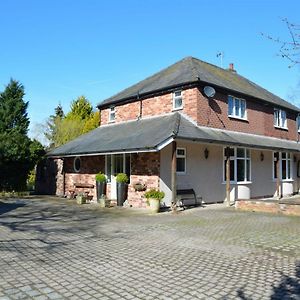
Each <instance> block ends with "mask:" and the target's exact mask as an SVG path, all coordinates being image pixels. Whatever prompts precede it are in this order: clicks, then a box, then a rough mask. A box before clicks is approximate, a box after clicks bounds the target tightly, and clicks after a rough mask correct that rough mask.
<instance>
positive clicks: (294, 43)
mask: <svg viewBox="0 0 300 300" xmlns="http://www.w3.org/2000/svg"><path fill="white" fill-rule="evenodd" d="M282 22H284V23H285V26H286V27H287V29H288V33H289V38H288V40H284V39H281V38H279V37H278V38H274V37H273V36H271V35H266V34H264V33H261V34H262V36H264V37H266V38H267V39H269V40H271V41H272V42H275V43H277V44H279V45H280V48H279V54H278V55H279V56H281V57H282V58H284V59H287V60H288V61H289V62H290V65H289V68H291V67H293V66H295V65H297V64H300V25H298V24H293V23H291V22H290V21H289V20H288V19H287V18H284V19H282Z"/></svg>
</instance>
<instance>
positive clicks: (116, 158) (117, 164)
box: [106, 154, 130, 199]
mask: <svg viewBox="0 0 300 300" xmlns="http://www.w3.org/2000/svg"><path fill="white" fill-rule="evenodd" d="M118 173H126V174H127V175H128V177H129V176H130V154H112V155H107V156H106V175H107V176H108V182H110V184H111V186H110V190H111V194H110V198H111V199H117V182H116V176H117V174H118ZM109 177H110V178H109Z"/></svg>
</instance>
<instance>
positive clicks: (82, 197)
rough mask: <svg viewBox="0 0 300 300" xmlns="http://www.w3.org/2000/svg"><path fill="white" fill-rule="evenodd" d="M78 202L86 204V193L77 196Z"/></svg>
mask: <svg viewBox="0 0 300 300" xmlns="http://www.w3.org/2000/svg"><path fill="white" fill-rule="evenodd" d="M76 201H77V203H78V204H84V203H85V202H86V195H85V194H84V193H79V194H78V195H77V196H76Z"/></svg>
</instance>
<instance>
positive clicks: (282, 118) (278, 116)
mask: <svg viewBox="0 0 300 300" xmlns="http://www.w3.org/2000/svg"><path fill="white" fill-rule="evenodd" d="M274 126H275V127H279V128H284V129H287V120H286V112H285V110H282V109H278V108H274Z"/></svg>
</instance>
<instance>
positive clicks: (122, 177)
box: [116, 173, 128, 206]
mask: <svg viewBox="0 0 300 300" xmlns="http://www.w3.org/2000/svg"><path fill="white" fill-rule="evenodd" d="M116 182H117V205H118V206H122V205H123V203H124V201H125V200H126V199H127V189H128V184H127V182H128V176H127V175H126V174H125V173H119V174H117V176H116Z"/></svg>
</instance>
